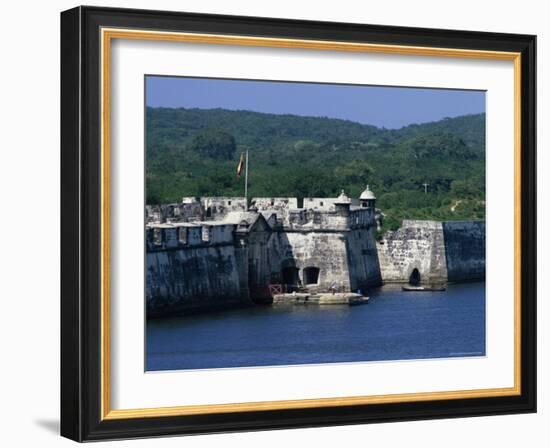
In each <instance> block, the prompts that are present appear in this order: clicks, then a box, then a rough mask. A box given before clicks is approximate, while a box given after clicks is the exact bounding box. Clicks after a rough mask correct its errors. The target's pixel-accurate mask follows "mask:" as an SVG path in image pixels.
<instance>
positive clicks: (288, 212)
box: [146, 189, 381, 316]
mask: <svg viewBox="0 0 550 448" xmlns="http://www.w3.org/2000/svg"><path fill="white" fill-rule="evenodd" d="M354 202H355V204H357V205H354V204H353V203H352V200H350V199H349V198H348V197H347V196H346V195H345V194H342V195H340V196H339V197H338V198H306V199H304V206H303V207H302V208H298V207H297V205H298V201H297V200H296V198H257V199H253V200H252V203H251V207H250V208H249V209H248V210H246V209H245V208H246V201H244V198H201V199H197V200H195V199H193V198H184V200H183V201H182V203H178V204H168V205H163V206H158V207H149V206H148V207H147V208H146V215H147V220H148V225H147V282H146V283H147V287H146V296H147V309H148V315H150V316H155V315H163V314H169V313H172V312H178V311H186V310H200V309H212V308H219V307H220V308H221V307H227V306H234V305H239V304H241V305H242V304H248V303H252V301H265V300H269V299H270V292H269V289H268V285H270V284H280V285H283V286H284V287H286V288H290V289H292V288H295V287H302V288H303V287H305V288H307V289H308V290H310V291H312V292H317V291H328V290H329V288H331V287H335V288H337V289H342V290H346V291H356V290H358V289H361V290H362V291H366V290H367V289H368V288H371V287H374V286H378V285H380V284H381V277H380V267H379V265H378V257H377V254H376V245H375V239H374V229H375V228H376V215H375V207H374V206H375V198H374V195H373V194H372V192H370V190H368V189H367V190H366V192H365V193H364V194H363V195H362V199H360V200H359V201H354Z"/></svg>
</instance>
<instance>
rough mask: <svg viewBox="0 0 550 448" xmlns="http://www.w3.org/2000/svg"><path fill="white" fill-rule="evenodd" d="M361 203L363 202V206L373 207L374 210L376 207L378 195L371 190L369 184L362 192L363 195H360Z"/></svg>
mask: <svg viewBox="0 0 550 448" xmlns="http://www.w3.org/2000/svg"><path fill="white" fill-rule="evenodd" d="M359 203H360V204H361V207H362V208H371V209H373V210H374V207H375V205H376V196H375V195H374V193H373V192H372V191H371V189H370V187H369V186H368V185H367V188H365V191H363V193H361V196H359Z"/></svg>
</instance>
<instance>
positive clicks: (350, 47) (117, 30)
mask: <svg viewBox="0 0 550 448" xmlns="http://www.w3.org/2000/svg"><path fill="white" fill-rule="evenodd" d="M535 43H536V38H535V36H530V35H516V34H496V33H482V32H473V31H450V30H438V29H419V28H403V27H392V26H378V25H376V26H373V25H362V24H350V23H328V22H327V23H322V22H311V21H295V20H282V19H266V18H252V17H236V16H235V17H233V16H217V15H204V14H189V13H176V12H162V11H142V10H123V9H109V8H96V7H78V8H75V9H71V10H69V11H65V12H63V13H62V14H61V83H62V84H61V106H62V107H61V171H62V179H61V181H62V189H61V205H62V211H61V221H62V228H61V232H62V233H61V234H62V238H61V240H62V247H61V249H62V251H61V252H62V260H61V271H62V288H61V321H62V328H61V354H62V359H61V433H62V435H63V436H65V437H68V438H71V439H73V440H77V441H91V440H101V439H118V438H134V437H152V436H159V435H177V434H182V435H183V434H196V433H210V432H228V431H246V430H258V429H276V428H295V427H311V426H326V425H340V424H360V423H369V422H390V421H398V420H413V419H431V418H445V417H462V416H478V415H495V414H508V413H526V412H535V411H536V309H535V308H536V227H535V225H536V209H535V207H536V200H535V199H536V196H535V185H536V181H535V124H536V120H535V102H536V97H535V87H536V84H535V72H536V71H535Z"/></svg>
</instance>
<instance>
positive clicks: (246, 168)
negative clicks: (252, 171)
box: [244, 149, 248, 210]
mask: <svg viewBox="0 0 550 448" xmlns="http://www.w3.org/2000/svg"><path fill="white" fill-rule="evenodd" d="M244 198H245V200H246V209H247V210H248V149H247V150H246V160H245V165H244Z"/></svg>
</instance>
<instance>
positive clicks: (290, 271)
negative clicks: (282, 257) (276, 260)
mask: <svg viewBox="0 0 550 448" xmlns="http://www.w3.org/2000/svg"><path fill="white" fill-rule="evenodd" d="M298 271H299V269H298V268H297V267H296V266H287V267H285V268H283V269H282V271H281V276H282V277H283V283H284V284H285V285H287V286H298V280H299V278H300V277H299V276H298Z"/></svg>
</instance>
